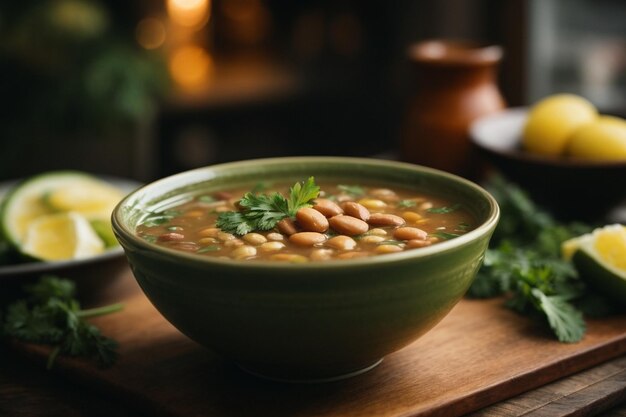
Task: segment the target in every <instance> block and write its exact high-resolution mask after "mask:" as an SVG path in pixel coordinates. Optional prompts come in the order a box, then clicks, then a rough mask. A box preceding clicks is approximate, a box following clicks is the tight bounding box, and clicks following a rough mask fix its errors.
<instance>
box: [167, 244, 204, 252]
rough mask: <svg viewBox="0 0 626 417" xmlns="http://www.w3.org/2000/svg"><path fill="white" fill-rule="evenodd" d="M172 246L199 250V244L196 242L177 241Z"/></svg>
mask: <svg viewBox="0 0 626 417" xmlns="http://www.w3.org/2000/svg"><path fill="white" fill-rule="evenodd" d="M171 247H172V249H176V250H182V251H184V252H195V251H197V250H198V245H197V244H195V243H194V242H176V243H174V244H173V245H172V246H171Z"/></svg>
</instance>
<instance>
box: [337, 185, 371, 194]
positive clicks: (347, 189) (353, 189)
mask: <svg viewBox="0 0 626 417" xmlns="http://www.w3.org/2000/svg"><path fill="white" fill-rule="evenodd" d="M337 188H338V189H340V190H341V191H343V192H344V193H346V194H348V195H350V196H352V197H361V196H364V195H365V189H363V187H361V186H359V185H345V184H339V185H338V186H337Z"/></svg>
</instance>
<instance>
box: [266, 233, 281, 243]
mask: <svg viewBox="0 0 626 417" xmlns="http://www.w3.org/2000/svg"><path fill="white" fill-rule="evenodd" d="M267 238H268V239H269V240H274V241H280V240H283V239H284V238H285V237H284V236H283V235H281V234H280V233H276V232H271V233H268V234H267Z"/></svg>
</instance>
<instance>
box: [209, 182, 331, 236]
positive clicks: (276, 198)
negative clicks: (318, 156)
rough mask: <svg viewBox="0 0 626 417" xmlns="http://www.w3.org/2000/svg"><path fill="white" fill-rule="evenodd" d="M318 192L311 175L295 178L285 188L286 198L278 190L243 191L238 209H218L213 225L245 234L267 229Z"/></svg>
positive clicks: (289, 215) (295, 211)
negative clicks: (269, 192)
mask: <svg viewBox="0 0 626 417" xmlns="http://www.w3.org/2000/svg"><path fill="white" fill-rule="evenodd" d="M318 195H319V187H318V186H317V185H315V179H314V178H313V177H310V178H309V179H308V180H307V181H306V182H303V183H300V182H297V183H296V184H294V185H293V187H291V188H290V190H289V200H287V199H286V198H285V197H283V196H282V195H281V194H279V193H274V194H271V195H267V194H253V193H252V192H249V193H246V195H244V196H243V198H242V199H241V200H239V205H240V206H241V211H227V212H223V213H220V214H219V216H218V218H217V223H216V224H217V227H219V228H220V229H222V230H224V231H225V232H228V233H233V234H236V235H245V234H246V233H250V232H252V231H255V230H257V231H258V230H270V229H273V228H274V227H276V224H277V223H278V222H279V221H281V220H282V219H284V218H286V217H293V216H295V214H296V213H297V211H298V210H300V209H301V208H302V207H311V206H312V203H313V200H314V199H315V198H317V196H318Z"/></svg>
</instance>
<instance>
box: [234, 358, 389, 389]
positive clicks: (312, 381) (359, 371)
mask: <svg viewBox="0 0 626 417" xmlns="http://www.w3.org/2000/svg"><path fill="white" fill-rule="evenodd" d="M383 359H384V358H380V359H379V360H377V361H376V362H374V363H373V364H371V365H368V366H366V367H364V368H361V369H357V370H356V371H351V372H347V373H345V374H340V375H333V376H329V377H321V378H318V377H311V378H307V377H293V378H290V377H289V376H274V375H268V374H266V373H263V372H259V371H256V370H254V369H250V368H248V367H246V366H245V365H242V364H240V363H237V366H238V367H239V369H241V370H242V371H244V372H246V373H248V374H250V375H253V376H255V377H257V378H262V379H267V380H269V381H274V382H285V383H289V384H320V383H324V382H334V381H340V380H342V379H348V378H352V377H353V376H357V375H361V374H364V373H365V372H367V371H370V370H372V369H374V368H376V367H377V366H378V365H379V364H380V363H381V362H382V361H383Z"/></svg>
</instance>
